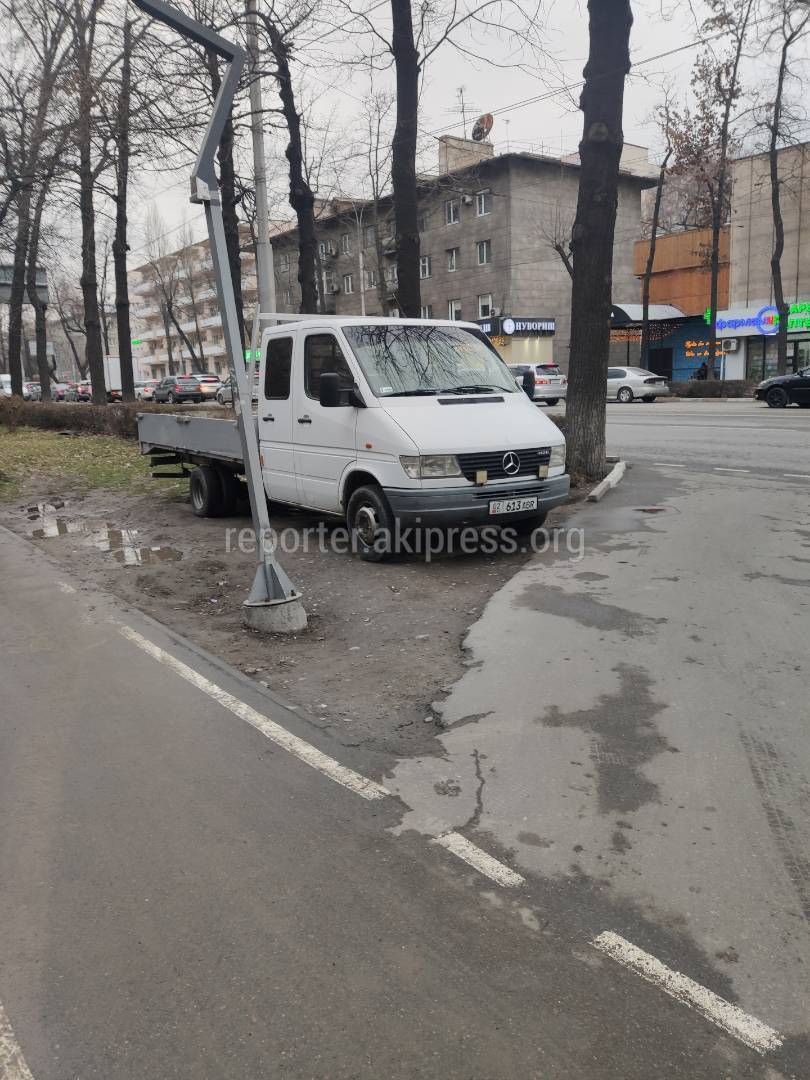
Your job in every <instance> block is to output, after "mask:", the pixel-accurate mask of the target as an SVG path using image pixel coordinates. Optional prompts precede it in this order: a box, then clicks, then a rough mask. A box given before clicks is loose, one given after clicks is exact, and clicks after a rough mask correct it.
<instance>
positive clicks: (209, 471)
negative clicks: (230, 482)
mask: <svg viewBox="0 0 810 1080" xmlns="http://www.w3.org/2000/svg"><path fill="white" fill-rule="evenodd" d="M189 494H190V496H191V509H192V510H193V511H194V513H195V514H196V515H197V517H220V516H221V515H222V513H223V511H224V509H225V496H224V493H223V490H222V481H221V479H220V476H219V473H218V471H217V470H216V469H214V468H212V467H211V466H210V465H197V466H196V467H195V468H194V469H192V470H191V479H190V482H189Z"/></svg>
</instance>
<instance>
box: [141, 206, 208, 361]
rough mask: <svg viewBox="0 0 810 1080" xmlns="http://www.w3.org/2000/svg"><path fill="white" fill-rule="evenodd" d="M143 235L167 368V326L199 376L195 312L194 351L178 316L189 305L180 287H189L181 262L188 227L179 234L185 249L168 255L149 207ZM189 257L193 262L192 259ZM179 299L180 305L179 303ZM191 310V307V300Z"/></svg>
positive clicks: (163, 232) (158, 222)
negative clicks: (162, 329)
mask: <svg viewBox="0 0 810 1080" xmlns="http://www.w3.org/2000/svg"><path fill="white" fill-rule="evenodd" d="M145 234H146V245H145V246H146V255H147V260H148V262H149V266H150V269H151V271H152V280H153V282H154V285H155V288H156V290H157V292H158V293H159V295H160V298H161V307H162V309H163V313H164V325H165V333H166V351H167V355H169V356H170V360H169V364H170V366H172V363H173V359H172V357H171V329H170V326H173V327H174V329H175V330H176V331H177V336H178V337H179V338H180V340H181V341H182V343H183V345H185V347H186V350H187V352H188V355H189V359H190V360H191V366H192V370H194V371H199V372H201V371H204V370H205V368H204V366H203V364H202V361H201V359H200V356H199V353H198V349H199V342H200V340H201V338H200V331H199V320H198V318H197V314H196V310H195V312H194V322H195V326H196V328H197V341H198V345H197V348H195V346H194V344H193V342H192V341H191V339H190V338H189V336H188V334H187V333H186V331H185V329H184V328H183V325H182V322H181V316H180V313H179V312H178V308H180V307H182V306H185V304H187V303H188V301H186V300H185V298H184V297H182V293H181V285H183V284H185V285H186V287H188V280H189V279H188V277H186V273H185V272H184V260H185V258H186V254H185V251H184V248H186V247H188V242H189V241H190V235H189V233H188V227H187V226H186V228H185V230H184V233H183V234H182V238H183V239H185V240H186V241H187V243H186V244H185V245H184V247H183V248H181V249H179V250H175V251H172V252H170V251H168V250H167V245H166V242H165V238H166V230H165V229H164V227H163V222H162V221H161V219H160V215H159V214H158V212H157V210H156V209H155V207H154V206H152V207H150V210H149V213H148V214H147V217H146V223H145ZM190 257H192V258H193V256H190ZM192 277H193V271H192ZM181 297H182V303H180V302H179V301H180V300H181ZM192 306H194V301H193V300H192ZM171 374H173V372H171Z"/></svg>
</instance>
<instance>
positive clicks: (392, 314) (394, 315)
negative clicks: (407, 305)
mask: <svg viewBox="0 0 810 1080" xmlns="http://www.w3.org/2000/svg"><path fill="white" fill-rule="evenodd" d="M388 318H389V319H398V318H399V308H398V307H392V308H391V309H390V310H389V312H388Z"/></svg>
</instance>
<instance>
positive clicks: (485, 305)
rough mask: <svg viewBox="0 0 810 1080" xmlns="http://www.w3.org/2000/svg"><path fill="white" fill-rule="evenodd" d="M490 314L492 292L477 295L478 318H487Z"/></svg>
mask: <svg viewBox="0 0 810 1080" xmlns="http://www.w3.org/2000/svg"><path fill="white" fill-rule="evenodd" d="M491 316H492V293H484V295H483V296H479V297H478V318H479V319H489V318H491Z"/></svg>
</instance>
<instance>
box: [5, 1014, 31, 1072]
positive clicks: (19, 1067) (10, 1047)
mask: <svg viewBox="0 0 810 1080" xmlns="http://www.w3.org/2000/svg"><path fill="white" fill-rule="evenodd" d="M0 1080H34V1077H33V1076H32V1075H31V1070H30V1069H29V1068H28V1066H27V1065H26V1063H25V1058H24V1057H23V1052H22V1050H21V1049H20V1044H19V1043H18V1042H17V1040H16V1038H15V1036H14V1031H13V1030H12V1027H11V1021H10V1020H9V1018H8V1017H7V1016H6V1011H5V1009H4V1008H3V1003H2V1002H0Z"/></svg>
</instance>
